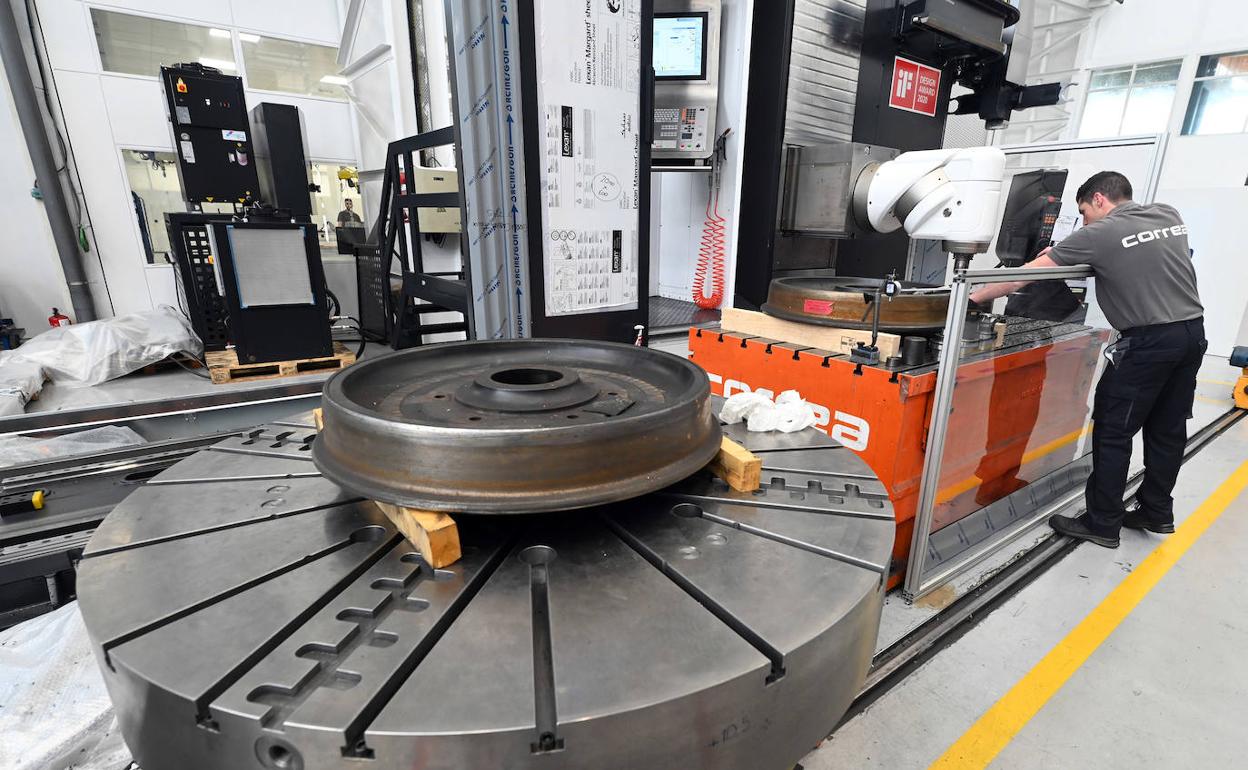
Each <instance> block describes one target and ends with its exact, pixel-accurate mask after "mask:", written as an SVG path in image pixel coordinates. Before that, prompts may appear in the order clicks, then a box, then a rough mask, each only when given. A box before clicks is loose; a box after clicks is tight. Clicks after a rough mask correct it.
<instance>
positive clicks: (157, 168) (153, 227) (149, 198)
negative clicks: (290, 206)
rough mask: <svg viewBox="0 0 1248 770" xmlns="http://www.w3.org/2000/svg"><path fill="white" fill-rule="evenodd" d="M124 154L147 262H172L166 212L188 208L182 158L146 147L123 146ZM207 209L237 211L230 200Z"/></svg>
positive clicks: (127, 176)
mask: <svg viewBox="0 0 1248 770" xmlns="http://www.w3.org/2000/svg"><path fill="white" fill-rule="evenodd" d="M121 157H122V161H123V163H124V164H125V167H126V179H127V180H129V182H130V200H131V203H132V204H133V205H134V215H135V217H137V218H138V220H139V234H140V237H141V238H142V239H143V252H144V254H145V255H146V257H147V264H149V265H163V264H166V263H169V262H172V261H173V260H172V255H171V254H170V251H169V233H168V231H167V230H166V229H165V214H167V213H169V212H173V211H186V202H185V201H183V199H182V183H181V181H180V180H179V179H178V158H177V156H176V155H174V154H173V153H172V152H149V151H145V150H122V151H121ZM203 210H204V211H206V212H209V213H212V212H217V213H227V214H228V213H233V211H234V207H233V206H232V205H230V204H228V203H205V204H203Z"/></svg>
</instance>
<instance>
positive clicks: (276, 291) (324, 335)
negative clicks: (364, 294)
mask: <svg viewBox="0 0 1248 770" xmlns="http://www.w3.org/2000/svg"><path fill="white" fill-rule="evenodd" d="M209 232H210V234H211V237H210V239H209V240H210V243H211V248H212V251H213V253H214V254H215V255H216V264H215V270H216V278H217V282H218V284H219V286H220V287H221V289H222V290H223V293H224V295H225V305H226V308H227V310H228V312H229V325H230V335H231V337H232V340H233V343H234V349H235V352H236V353H237V355H238V360H239V363H259V362H266V361H284V360H292V359H301V358H320V357H323V356H329V355H331V354H332V353H333V340H332V339H331V337H330V330H329V316H328V312H327V309H326V302H325V273H324V270H323V268H322V267H321V254H320V247H319V245H318V243H317V233H316V228H315V227H314V226H313V225H311V224H307V223H295V222H212V223H211V224H210V225H209Z"/></svg>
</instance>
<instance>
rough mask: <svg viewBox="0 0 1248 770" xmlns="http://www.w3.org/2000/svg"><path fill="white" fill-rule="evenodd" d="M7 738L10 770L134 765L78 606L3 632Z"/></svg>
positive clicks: (1, 748) (2, 755)
mask: <svg viewBox="0 0 1248 770" xmlns="http://www.w3.org/2000/svg"><path fill="white" fill-rule="evenodd" d="M0 736H2V738H0V768H5V770H68V769H69V768H74V770H124V769H125V768H128V767H131V766H132V765H133V762H132V759H131V757H130V751H129V749H127V748H126V744H125V741H124V740H123V739H122V737H121V732H120V731H119V729H118V727H117V717H116V715H115V714H114V712H113V704H112V702H111V701H110V700H109V697H108V692H107V691H106V690H105V689H104V680H103V678H102V677H101V676H100V671H99V669H98V668H97V667H96V661H95V656H94V655H93V654H92V653H91V645H90V642H89V641H88V639H87V629H86V627H85V626H84V625H83V623H82V615H81V614H79V612H78V603H77V602H71V603H69V604H67V605H65V606H64V607H61V608H60V609H58V610H56V611H55V612H50V613H48V614H47V615H42V616H40V617H37V618H34V619H33V620H28V621H26V622H25V623H21V624H19V625H16V626H14V627H13V628H10V629H8V630H7V631H0Z"/></svg>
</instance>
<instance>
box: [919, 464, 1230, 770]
mask: <svg viewBox="0 0 1248 770" xmlns="http://www.w3.org/2000/svg"><path fill="white" fill-rule="evenodd" d="M1245 488H1248V462H1245V463H1244V464H1243V465H1241V466H1239V468H1237V469H1236V470H1235V472H1234V473H1232V474H1231V476H1230V477H1229V478H1228V479H1227V480H1226V481H1224V482H1222V485H1221V486H1219V487H1218V488H1217V489H1216V490H1214V492H1213V494H1212V495H1210V496H1209V497H1208V499H1206V500H1205V501H1204V502H1203V503H1201V504H1200V507H1199V508H1197V509H1196V510H1195V512H1193V513H1192V515H1191V516H1189V517H1188V519H1187V520H1186V521H1184V522H1183V524H1182V525H1181V526H1179V528H1178V530H1177V531H1176V532H1175V533H1174V534H1173V535H1169V536H1167V537H1166V538H1165V539H1164V540H1163V541H1162V542H1161V545H1159V546H1158V547H1157V549H1156V550H1154V551H1153V552H1152V553H1151V554H1149V555H1148V557H1147V558H1146V559H1144V561H1143V562H1141V563H1140V565H1139V566H1138V567H1136V568H1135V570H1134V571H1133V572H1132V573H1131V574H1130V575H1128V576H1127V578H1126V579H1125V580H1123V581H1122V583H1120V584H1119V585H1118V587H1117V588H1115V589H1114V590H1113V591H1112V592H1110V594H1109V596H1106V597H1105V599H1104V600H1103V601H1102V602H1101V603H1100V604H1099V605H1097V607H1096V609H1094V610H1092V612H1091V613H1090V614H1089V615H1088V616H1087V617H1086V618H1084V619H1083V620H1082V621H1081V622H1080V623H1079V625H1078V626H1076V627H1075V628H1074V630H1072V631H1071V632H1070V633H1069V634H1067V636H1066V638H1065V639H1063V640H1062V641H1061V642H1059V643H1058V644H1057V646H1056V647H1054V648H1053V649H1052V650H1050V651H1049V653H1048V654H1047V655H1045V656H1044V658H1043V659H1042V660H1041V661H1040V662H1039V663H1037V664H1036V666H1035V668H1033V669H1032V670H1031V671H1029V672H1027V675H1026V676H1024V677H1023V678H1022V679H1020V680H1019V681H1018V683H1017V684H1015V685H1014V687H1013V688H1012V689H1011V690H1010V691H1009V692H1008V693H1006V694H1005V696H1004V697H1002V698H1001V700H999V701H997V702H996V703H995V704H994V705H993V706H992V708H990V709H988V711H987V712H985V713H984V715H983V716H981V717H980V718H979V720H978V721H977V722H975V724H973V725H971V728H970V729H969V730H967V731H966V733H965V734H964V735H963V736H962V737H961V738H959V739H958V741H957V742H956V743H954V744H953V745H952V746H950V747H949V750H948V751H946V752H945V753H944V755H943V756H941V757H940V759H937V760H936V761H935V762H934V763H932V765H931V767H932V768H982V767H987V766H988V763H990V762H992V760H993V758H995V757H996V756H997V754H999V753H1000V752H1001V750H1002V749H1004V748H1005V747H1006V746H1007V745H1008V744H1009V742H1010V741H1011V740H1013V739H1014V736H1015V735H1017V734H1018V732H1019V731H1020V730H1022V729H1023V727H1025V726H1026V724H1027V723H1028V722H1029V721H1031V718H1032V717H1034V716H1035V715H1036V713H1037V712H1039V711H1040V709H1041V708H1042V707H1043V706H1044V704H1045V703H1047V702H1048V700H1049V699H1050V698H1052V697H1053V695H1054V694H1055V693H1056V692H1057V691H1058V690H1060V689H1061V687H1062V685H1063V684H1065V683H1066V680H1067V679H1069V678H1070V677H1071V675H1073V674H1074V673H1075V671H1077V670H1078V669H1079V667H1080V666H1082V665H1083V663H1084V662H1085V661H1086V660H1087V659H1088V657H1089V656H1091V655H1092V653H1093V652H1094V651H1096V648H1097V647H1099V646H1100V645H1101V643H1102V642H1104V641H1105V640H1106V639H1107V638H1108V637H1109V635H1110V634H1111V633H1113V631H1114V629H1115V628H1117V627H1118V625H1119V624H1120V623H1122V621H1123V620H1124V619H1125V618H1126V617H1127V616H1128V615H1129V614H1131V611H1132V610H1134V609H1135V607H1136V605H1138V604H1139V603H1140V601H1141V600H1142V599H1143V598H1144V597H1145V596H1146V595H1147V594H1148V592H1149V591H1151V590H1152V589H1153V587H1154V586H1155V585H1157V582H1158V581H1159V580H1161V578H1162V577H1163V576H1165V574H1166V573H1167V572H1169V571H1170V568H1171V567H1173V566H1174V565H1175V564H1176V563H1177V562H1178V560H1179V559H1180V558H1181V557H1182V556H1183V554H1184V553H1186V552H1187V550H1188V549H1189V548H1191V547H1192V544H1193V543H1195V542H1196V540H1197V539H1198V538H1199V537H1200V536H1201V535H1202V534H1204V532H1205V530H1207V529H1208V528H1209V526H1210V525H1211V524H1213V522H1214V521H1216V520H1217V518H1218V517H1219V516H1221V515H1222V512H1223V511H1225V510H1226V508H1227V507H1228V506H1229V505H1230V504H1231V503H1232V502H1233V501H1234V500H1235V498H1237V497H1239V495H1240V494H1241V493H1243V491H1244V489H1245Z"/></svg>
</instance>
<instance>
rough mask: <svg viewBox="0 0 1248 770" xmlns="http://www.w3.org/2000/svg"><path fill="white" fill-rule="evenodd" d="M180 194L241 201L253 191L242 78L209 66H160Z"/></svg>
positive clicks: (191, 199)
mask: <svg viewBox="0 0 1248 770" xmlns="http://www.w3.org/2000/svg"><path fill="white" fill-rule="evenodd" d="M160 79H161V83H162V84H163V85H164V89H165V106H166V109H167V110H168V113H169V122H170V125H171V126H172V128H173V146H174V149H175V150H176V151H177V154H178V178H179V179H180V180H181V182H182V192H183V197H184V198H186V200H187V201H189V202H191V203H243V202H245V201H247V200H249V199H252V198H255V197H257V196H258V195H259V191H260V182H259V179H258V177H257V175H256V164H255V156H254V153H253V151H252V142H251V126H250V125H249V124H248V122H247V104H246V102H245V101H244V99H243V81H242V79H241V78H238V77H235V76H232V75H223V74H222V73H220V72H218V71H217V70H214V69H212V68H211V67H201V66H199V65H186V64H181V65H177V66H174V67H161V68H160Z"/></svg>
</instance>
